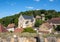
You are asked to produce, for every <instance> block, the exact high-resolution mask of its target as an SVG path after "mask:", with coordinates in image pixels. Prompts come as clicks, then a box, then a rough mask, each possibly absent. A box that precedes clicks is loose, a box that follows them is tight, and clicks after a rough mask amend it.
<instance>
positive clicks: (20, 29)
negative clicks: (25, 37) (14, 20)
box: [14, 28, 23, 33]
mask: <svg viewBox="0 0 60 42" xmlns="http://www.w3.org/2000/svg"><path fill="white" fill-rule="evenodd" d="M22 31H23V28H16V29H15V30H14V32H15V33H16V32H22Z"/></svg>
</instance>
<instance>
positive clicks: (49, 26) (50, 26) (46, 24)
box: [44, 23, 53, 29]
mask: <svg viewBox="0 0 60 42" xmlns="http://www.w3.org/2000/svg"><path fill="white" fill-rule="evenodd" d="M44 25H45V26H46V27H47V28H49V29H50V28H52V27H53V26H52V25H50V24H49V23H44Z"/></svg>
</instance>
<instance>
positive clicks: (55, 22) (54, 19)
mask: <svg viewBox="0 0 60 42" xmlns="http://www.w3.org/2000/svg"><path fill="white" fill-rule="evenodd" d="M47 22H49V23H53V24H60V18H52V19H51V20H48V21H47Z"/></svg>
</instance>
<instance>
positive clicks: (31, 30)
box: [23, 27, 36, 33]
mask: <svg viewBox="0 0 60 42" xmlns="http://www.w3.org/2000/svg"><path fill="white" fill-rule="evenodd" d="M23 32H29V33H36V31H35V30H34V29H33V28H31V27H27V28H25V29H24V31H23Z"/></svg>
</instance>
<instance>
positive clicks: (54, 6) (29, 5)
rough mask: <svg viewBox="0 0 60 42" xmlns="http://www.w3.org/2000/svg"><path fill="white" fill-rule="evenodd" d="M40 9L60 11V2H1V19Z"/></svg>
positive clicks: (59, 0)
mask: <svg viewBox="0 0 60 42" xmlns="http://www.w3.org/2000/svg"><path fill="white" fill-rule="evenodd" d="M39 9H46V10H56V11H60V0H0V18H2V17H6V16H10V15H14V14H17V13H19V12H21V11H27V10H39Z"/></svg>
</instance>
